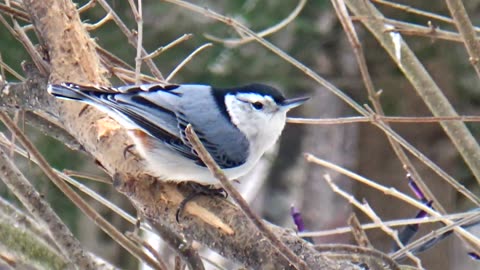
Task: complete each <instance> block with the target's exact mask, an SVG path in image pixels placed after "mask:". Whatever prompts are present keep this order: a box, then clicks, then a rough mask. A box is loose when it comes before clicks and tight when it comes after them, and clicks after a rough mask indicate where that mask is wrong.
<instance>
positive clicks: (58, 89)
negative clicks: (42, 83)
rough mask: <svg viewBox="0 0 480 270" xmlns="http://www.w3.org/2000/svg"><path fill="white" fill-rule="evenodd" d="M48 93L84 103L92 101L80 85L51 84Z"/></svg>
mask: <svg viewBox="0 0 480 270" xmlns="http://www.w3.org/2000/svg"><path fill="white" fill-rule="evenodd" d="M47 91H48V93H49V94H51V95H53V96H55V97H57V98H63V99H71V100H78V101H84V102H86V101H89V100H90V98H89V97H88V95H87V94H86V93H85V92H83V91H82V90H81V89H80V87H79V86H78V85H74V84H70V83H62V84H50V85H49V86H48V89H47Z"/></svg>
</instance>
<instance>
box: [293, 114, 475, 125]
mask: <svg viewBox="0 0 480 270" xmlns="http://www.w3.org/2000/svg"><path fill="white" fill-rule="evenodd" d="M372 117H373V119H372ZM372 117H365V116H351V117H336V118H295V117H289V118H288V119H287V121H288V123H290V124H306V125H339V124H354V123H371V122H375V121H382V122H387V123H398V124H419V123H440V122H446V121H462V122H480V116H474V115H459V116H383V115H373V116H372Z"/></svg>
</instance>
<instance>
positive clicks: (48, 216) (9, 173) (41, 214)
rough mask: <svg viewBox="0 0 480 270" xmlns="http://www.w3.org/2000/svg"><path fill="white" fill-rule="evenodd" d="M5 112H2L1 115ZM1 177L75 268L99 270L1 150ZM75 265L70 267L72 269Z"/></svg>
mask: <svg viewBox="0 0 480 270" xmlns="http://www.w3.org/2000/svg"><path fill="white" fill-rule="evenodd" d="M2 114H3V113H2V112H0V116H1V115H2ZM0 163H1V170H0V174H1V175H0V177H1V178H2V180H3V182H4V183H5V184H6V185H7V187H8V188H9V189H10V191H12V192H13V194H15V196H16V197H17V198H18V199H19V200H20V201H21V202H22V204H23V205H24V206H25V208H27V210H28V211H29V212H30V213H31V214H32V215H33V216H34V217H35V218H36V219H37V220H42V221H43V222H45V224H46V226H47V227H48V229H49V231H50V234H51V235H52V237H53V240H54V241H55V243H56V245H57V246H58V247H59V249H60V250H61V252H62V254H63V255H64V256H65V257H66V258H67V259H68V260H69V261H70V262H71V263H74V264H75V265H77V266H79V267H81V268H84V269H92V270H93V269H96V267H95V263H94V261H93V260H92V258H91V257H90V256H88V255H87V252H86V251H84V250H83V248H82V246H81V245H80V242H79V241H78V240H77V239H75V237H74V236H73V234H72V233H71V232H70V230H69V229H68V227H67V226H66V225H65V224H64V223H63V222H62V220H61V219H60V218H59V217H58V216H57V214H56V213H55V211H54V210H53V209H52V208H51V207H50V205H49V204H48V203H47V202H46V201H45V200H44V199H43V198H42V196H41V195H40V194H39V193H38V192H37V191H36V190H35V188H34V187H33V186H32V185H31V184H30V182H29V181H28V180H27V179H26V178H25V176H24V175H23V174H22V173H21V172H20V170H19V169H18V168H17V167H16V166H15V164H14V163H13V162H12V160H11V159H10V158H9V157H8V155H7V154H6V153H5V152H4V151H3V150H2V149H1V148H0ZM72 266H73V265H70V267H72Z"/></svg>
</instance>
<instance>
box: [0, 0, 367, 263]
mask: <svg viewBox="0 0 480 270" xmlns="http://www.w3.org/2000/svg"><path fill="white" fill-rule="evenodd" d="M24 3H25V7H26V9H27V11H28V12H29V14H30V16H31V19H32V22H33V24H34V26H35V28H36V31H37V33H38V34H39V36H40V40H41V42H42V43H43V45H44V46H45V48H47V50H48V55H49V61H50V71H51V74H50V81H51V82H62V81H72V82H76V83H88V84H99V85H104V86H105V85H109V82H108V81H107V80H106V78H105V77H104V75H105V74H104V69H103V68H102V66H101V65H100V61H99V58H98V56H97V54H96V52H95V49H94V48H95V46H94V44H93V40H92V39H90V38H89V36H88V34H87V32H86V31H85V30H84V28H83V26H82V24H81V22H80V19H79V16H78V13H77V11H76V10H75V7H74V5H73V4H72V3H71V1H67V0H61V1H60V0H59V1H55V0H44V1H39V0H25V1H24ZM34 81H36V79H34ZM38 81H39V82H40V83H39V84H37V86H35V87H34V88H32V89H30V90H29V88H27V87H26V86H25V85H26V84H28V83H29V82H26V83H25V85H22V84H17V85H7V86H6V87H3V91H2V93H1V95H2V96H0V97H1V99H0V100H1V101H0V103H1V102H9V104H15V105H14V106H15V107H23V108H26V109H30V110H31V109H37V110H40V111H42V112H45V113H48V114H50V115H53V116H54V117H56V118H57V119H58V120H59V121H60V122H61V123H62V125H63V127H64V128H65V130H66V131H67V132H68V133H70V134H72V135H73V136H74V137H75V139H76V140H77V141H78V142H79V143H80V144H81V145H82V146H83V148H84V149H85V150H86V152H88V153H90V154H91V155H92V156H93V157H94V158H95V159H96V160H97V161H98V162H99V163H100V164H101V165H102V166H103V168H104V169H105V170H106V171H107V173H109V174H110V175H113V174H115V173H117V175H120V176H128V178H127V179H128V180H127V181H118V182H117V183H116V184H117V187H119V188H120V190H121V191H122V192H123V193H124V194H125V195H127V197H128V198H129V199H130V200H131V201H132V202H133V204H134V205H135V206H136V207H137V209H138V210H139V212H140V213H141V214H142V215H143V216H144V217H145V219H146V220H147V221H149V222H150V223H151V224H153V225H154V227H155V228H156V229H158V230H162V226H168V227H169V230H171V231H173V232H175V233H177V234H179V235H185V237H186V239H187V240H188V241H191V240H196V241H198V242H200V243H202V244H205V245H206V246H209V247H210V248H212V249H213V250H216V251H217V252H219V253H220V254H222V255H223V256H225V257H227V258H230V259H232V260H235V261H237V262H239V263H241V264H244V265H246V266H248V267H252V268H257V269H291V268H292V267H291V266H290V265H289V263H288V262H287V261H285V260H284V259H283V258H282V256H280V254H278V252H277V250H276V249H275V248H274V247H272V246H271V245H270V244H269V242H268V241H266V240H265V239H262V238H260V237H258V236H257V235H255V234H253V233H252V232H253V231H254V230H253V227H252V224H251V222H250V221H249V220H248V219H246V218H245V216H244V215H243V214H241V212H240V211H239V210H238V209H237V208H236V207H235V206H234V205H232V204H231V203H229V202H228V201H226V200H222V199H219V198H205V197H202V198H198V199H195V200H194V201H193V202H190V203H189V204H188V205H187V207H186V208H185V211H184V214H183V215H182V219H181V224H178V223H177V222H176V221H175V212H176V210H177V209H178V206H179V204H180V202H181V201H182V200H183V199H184V197H185V194H188V193H189V192H191V190H188V189H187V188H184V189H182V190H181V191H179V189H178V186H177V185H176V184H173V183H164V182H158V181H155V180H154V179H152V178H150V177H149V176H147V175H145V174H142V173H141V172H142V171H143V166H142V162H141V160H140V159H139V158H138V157H137V156H136V155H135V154H127V157H126V158H125V157H124V149H125V147H127V146H128V145H130V144H131V142H130V139H129V138H128V136H127V135H126V132H125V130H124V129H122V128H121V127H119V126H118V125H116V124H115V123H113V125H110V124H111V123H110V122H109V125H105V123H106V121H107V122H108V121H111V120H109V118H107V119H106V118H105V115H104V114H102V113H100V112H99V111H97V110H95V109H94V108H92V107H85V106H83V105H81V104H77V103H73V102H62V101H55V102H52V100H53V99H52V98H51V97H48V94H47V93H46V89H45V81H42V80H41V79H39V80H38ZM12 87H18V89H20V90H22V91H19V92H16V91H15V92H13V91H8V90H9V89H11V88H12ZM6 90H7V91H6ZM29 91H30V92H29ZM29 93H30V94H32V95H35V98H33V99H31V98H25V99H23V98H22V95H23V97H28V94H29ZM22 102H23V104H22ZM2 105H5V104H0V106H2ZM8 106H11V105H8ZM120 178H121V177H120ZM272 230H273V231H274V232H275V233H276V234H277V235H278V236H279V237H280V238H281V239H282V240H283V241H284V242H285V243H286V244H287V245H288V246H289V247H291V248H292V250H293V251H294V252H295V253H297V254H299V256H300V257H301V258H302V259H304V260H305V261H306V262H307V264H308V265H309V266H310V267H311V268H312V269H358V267H357V266H356V265H355V264H352V263H351V262H350V261H349V260H348V258H346V257H347V256H345V255H344V256H343V257H342V258H340V259H338V260H336V259H332V258H327V257H326V256H325V255H322V254H321V253H319V252H317V251H316V250H315V249H314V248H313V247H312V246H311V245H310V244H309V243H307V242H305V241H303V240H301V239H299V238H298V237H296V236H295V235H294V234H292V232H290V231H288V230H285V229H282V228H278V227H274V226H272ZM179 248H180V247H179Z"/></svg>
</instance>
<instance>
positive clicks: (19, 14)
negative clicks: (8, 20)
mask: <svg viewBox="0 0 480 270" xmlns="http://www.w3.org/2000/svg"><path fill="white" fill-rule="evenodd" d="M0 12H2V13H5V14H7V15H10V16H13V17H15V18H16V19H19V20H22V21H24V22H30V17H29V16H28V14H27V13H26V12H25V11H23V10H20V9H16V8H13V7H11V6H8V5H4V4H0Z"/></svg>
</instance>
